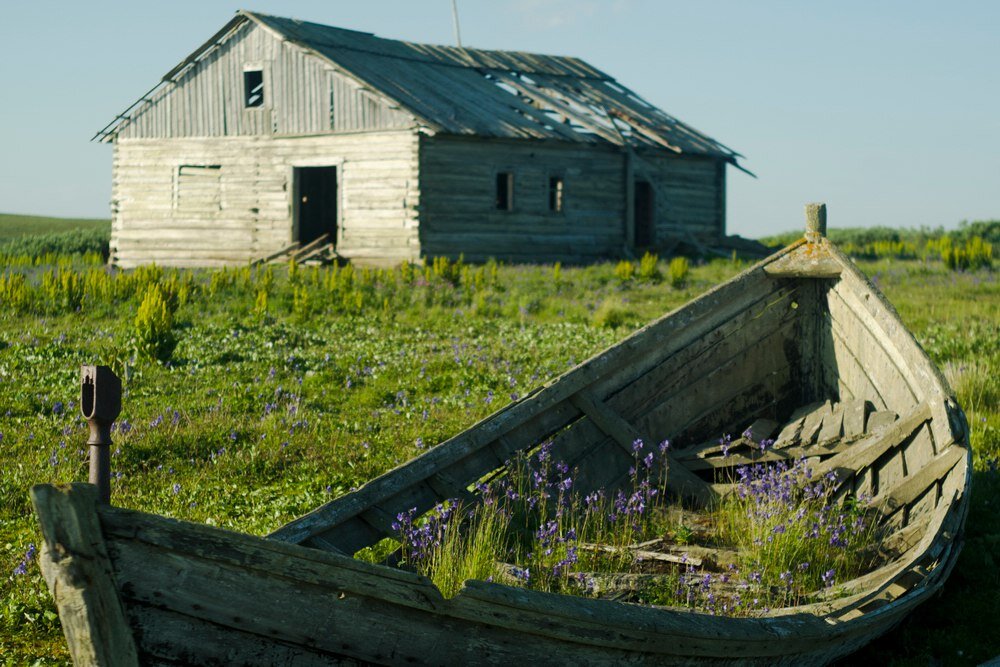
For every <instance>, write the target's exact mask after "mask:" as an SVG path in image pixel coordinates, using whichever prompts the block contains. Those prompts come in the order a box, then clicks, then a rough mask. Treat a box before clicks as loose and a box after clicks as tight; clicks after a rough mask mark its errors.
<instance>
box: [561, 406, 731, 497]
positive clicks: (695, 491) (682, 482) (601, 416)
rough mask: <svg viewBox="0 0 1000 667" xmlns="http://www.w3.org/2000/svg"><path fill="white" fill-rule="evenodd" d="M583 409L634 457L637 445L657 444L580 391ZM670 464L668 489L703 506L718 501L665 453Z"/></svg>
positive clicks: (709, 489)
mask: <svg viewBox="0 0 1000 667" xmlns="http://www.w3.org/2000/svg"><path fill="white" fill-rule="evenodd" d="M570 400H571V401H573V403H574V404H575V405H576V406H577V407H578V408H580V409H581V410H582V411H583V412H584V413H585V414H586V415H587V416H588V417H589V418H590V419H591V420H592V421H593V422H594V423H595V424H597V426H598V428H600V429H601V430H602V431H604V432H605V433H607V434H608V435H609V436H611V437H612V438H613V439H614V440H615V442H617V443H618V445H619V446H621V447H622V449H624V450H625V451H626V452H628V453H629V454H631V453H632V452H633V451H634V450H633V443H635V442H643V443H646V444H648V445H649V446H652V445H653V441H651V440H650V439H649V438H648V437H647V436H645V435H644V434H642V433H640V432H639V431H638V430H637V429H636V428H635V427H634V426H632V425H631V424H629V423H628V422H627V421H626V420H625V419H624V418H622V417H621V415H619V414H618V413H616V412H615V411H614V410H612V409H611V408H609V407H608V406H607V404H606V403H604V402H602V401H598V400H596V399H595V398H594V397H593V396H592V395H591V394H590V393H589V392H586V391H580V392H578V393H576V394H574V395H573V397H572V398H571V399H570ZM664 457H665V458H666V465H667V488H668V489H669V490H671V491H673V492H674V493H676V494H678V495H681V496H685V497H690V498H694V499H695V500H697V501H698V502H699V503H700V504H702V505H708V504H710V503H711V502H713V501H714V500H715V499H716V494H715V492H714V491H712V489H711V488H710V487H709V486H708V485H707V484H706V483H705V482H704V481H702V480H701V479H700V478H699V477H698V476H697V475H694V474H692V473H691V471H690V470H688V469H687V468H686V467H684V464H683V463H681V462H680V461H678V460H677V459H676V458H675V457H674V456H673V455H672V454H671V453H670V452H669V451H666V452H664Z"/></svg>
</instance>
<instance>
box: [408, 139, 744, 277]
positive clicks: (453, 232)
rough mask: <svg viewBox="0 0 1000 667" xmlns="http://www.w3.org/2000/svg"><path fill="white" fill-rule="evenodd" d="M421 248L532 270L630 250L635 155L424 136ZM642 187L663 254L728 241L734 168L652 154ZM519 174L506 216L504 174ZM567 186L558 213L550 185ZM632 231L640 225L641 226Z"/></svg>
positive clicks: (640, 169) (643, 167) (640, 160)
mask: <svg viewBox="0 0 1000 667" xmlns="http://www.w3.org/2000/svg"><path fill="white" fill-rule="evenodd" d="M420 161H421V168H420V191H421V204H422V206H421V222H420V225H421V228H420V238H421V247H422V249H423V252H424V254H425V255H426V256H433V255H450V256H458V255H459V254H462V253H464V255H465V257H466V259H470V260H482V259H486V258H488V257H496V258H498V259H504V260H507V261H523V262H536V261H543V262H553V261H564V262H566V261H568V262H585V261H592V260H594V259H597V258H602V257H614V256H620V255H621V254H622V253H623V252H624V249H625V247H626V242H627V239H626V221H625V217H626V196H627V195H626V192H625V190H626V188H625V178H626V177H625V170H626V166H625V154H624V153H623V151H622V150H621V149H620V148H617V147H612V146H602V145H587V144H573V143H568V142H552V141H544V142H543V141H509V140H491V139H484V138H466V137H456V136H443V135H438V136H433V137H427V136H425V137H422V140H421V148H420ZM635 164H637V167H636V168H635V169H634V176H635V179H636V180H648V181H651V182H652V183H653V187H654V192H655V194H654V201H655V215H656V243H655V245H656V246H659V247H665V246H668V245H670V242H671V241H672V240H673V239H676V238H677V237H685V236H687V235H689V234H693V235H694V236H696V237H698V238H699V239H702V240H703V241H709V242H710V241H713V240H715V239H718V238H719V237H720V236H721V235H723V234H724V233H725V166H726V165H725V162H723V161H721V160H715V159H706V158H698V157H688V156H684V157H675V156H672V155H667V154H666V153H665V152H664V153H650V152H643V153H642V154H641V156H639V157H637V158H636V159H635ZM500 172H511V173H513V174H514V196H513V201H514V204H513V208H512V209H511V210H509V211H502V210H497V208H496V175H497V174H498V173H500ZM550 176H560V177H562V178H563V179H564V192H563V211H562V212H558V213H557V212H552V211H550V210H549V200H548V197H549V177H550ZM629 224H632V223H631V221H630V222H629Z"/></svg>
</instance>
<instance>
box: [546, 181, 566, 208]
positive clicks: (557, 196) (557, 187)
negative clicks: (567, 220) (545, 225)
mask: <svg viewBox="0 0 1000 667" xmlns="http://www.w3.org/2000/svg"><path fill="white" fill-rule="evenodd" d="M565 186H566V182H565V181H564V180H563V177H562V176H549V211H550V212H551V213H562V210H563V192H564V188H565Z"/></svg>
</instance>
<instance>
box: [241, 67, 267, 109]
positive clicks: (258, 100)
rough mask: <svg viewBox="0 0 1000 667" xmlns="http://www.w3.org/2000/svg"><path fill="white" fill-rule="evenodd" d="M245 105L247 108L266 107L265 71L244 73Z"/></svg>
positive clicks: (254, 70) (255, 70) (253, 70)
mask: <svg viewBox="0 0 1000 667" xmlns="http://www.w3.org/2000/svg"><path fill="white" fill-rule="evenodd" d="M243 105H244V106H245V107H247V108H250V107H262V106H264V71H263V70H259V69H251V70H247V71H245V72H243Z"/></svg>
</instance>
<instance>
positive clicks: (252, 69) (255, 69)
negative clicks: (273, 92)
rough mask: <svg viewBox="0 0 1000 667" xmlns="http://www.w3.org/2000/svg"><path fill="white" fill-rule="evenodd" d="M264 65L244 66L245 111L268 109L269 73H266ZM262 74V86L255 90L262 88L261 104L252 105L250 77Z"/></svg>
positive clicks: (252, 64) (249, 64)
mask: <svg viewBox="0 0 1000 667" xmlns="http://www.w3.org/2000/svg"><path fill="white" fill-rule="evenodd" d="M265 70H266V68H265V67H264V65H263V63H246V64H245V65H244V66H243V109H244V110H253V109H266V108H267V107H268V99H269V98H270V95H268V91H267V72H266V71H265ZM255 73H256V74H260V84H259V86H256V87H254V88H253V90H256V89H257V88H258V87H259V88H260V102H259V103H258V104H250V98H251V93H252V90H251V89H250V88H249V85H250V80H249V76H250V75H251V74H255Z"/></svg>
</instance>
